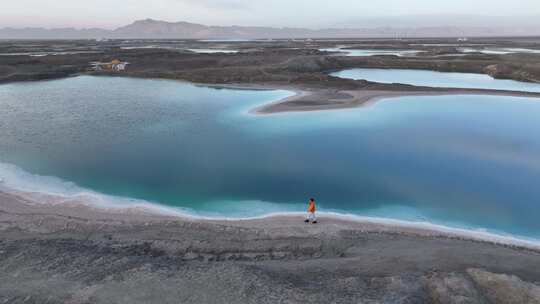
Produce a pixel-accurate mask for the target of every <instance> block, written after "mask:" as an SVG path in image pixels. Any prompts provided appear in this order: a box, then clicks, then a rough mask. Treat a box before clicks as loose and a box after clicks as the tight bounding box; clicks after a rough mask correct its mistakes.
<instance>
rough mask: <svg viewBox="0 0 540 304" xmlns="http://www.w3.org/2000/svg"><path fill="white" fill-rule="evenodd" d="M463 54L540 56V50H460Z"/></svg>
mask: <svg viewBox="0 0 540 304" xmlns="http://www.w3.org/2000/svg"><path fill="white" fill-rule="evenodd" d="M459 50H460V51H461V52H463V53H482V54H488V55H506V54H514V53H523V54H540V50H536V49H526V48H460V49H459Z"/></svg>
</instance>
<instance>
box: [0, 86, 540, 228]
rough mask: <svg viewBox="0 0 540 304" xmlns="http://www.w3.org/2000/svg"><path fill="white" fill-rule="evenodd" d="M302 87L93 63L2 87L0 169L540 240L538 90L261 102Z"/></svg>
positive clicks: (135, 190)
mask: <svg viewBox="0 0 540 304" xmlns="http://www.w3.org/2000/svg"><path fill="white" fill-rule="evenodd" d="M290 94H291V93H290V92H286V91H247V90H229V89H215V88H207V87H197V86H194V85H191V84H187V83H181V82H175V81H166V80H143V79H128V78H107V77H89V76H83V77H76V78H69V79H63V80H55V81H44V82H35V83H20V84H8V85H2V86H0V108H1V109H2V110H1V111H0V179H1V180H3V182H2V185H4V186H8V187H12V188H18V189H21V190H27V191H39V192H49V193H55V194H64V195H70V196H74V195H93V196H99V195H102V194H103V195H105V194H106V195H109V196H107V198H110V199H113V198H118V201H119V202H120V203H129V202H130V201H129V200H127V201H126V199H120V198H132V199H137V200H144V201H149V202H154V203H159V204H161V205H164V206H169V207H174V208H178V209H180V210H182V211H184V212H188V213H191V214H195V215H202V216H221V217H222V216H225V217H250V216H259V215H264V214H268V213H274V212H292V211H304V210H305V209H306V199H307V198H309V197H311V196H314V197H316V198H317V200H318V205H319V206H318V207H319V209H320V210H321V211H328V212H338V213H344V214H354V215H363V216H375V217H383V218H391V219H401V220H409V221H429V222H432V223H437V224H443V225H447V226H452V227H465V228H471V229H486V230H488V231H494V232H498V233H506V234H513V235H518V236H521V237H529V238H536V239H540V221H539V220H538V215H539V214H540V204H539V203H538V197H539V196H540V187H538V181H539V180H540V136H538V134H540V133H539V132H540V120H539V119H538V117H540V102H539V100H538V99H532V98H517V97H490V96H437V97H403V98H394V99H388V100H384V101H381V102H378V103H376V104H375V105H373V106H370V107H366V108H357V109H350V110H338V111H326V112H306V113H285V114H274V115H253V114H249V113H248V112H249V110H250V109H253V108H255V107H258V106H260V105H262V104H265V103H268V102H272V101H275V100H277V99H280V98H283V97H286V96H290ZM100 193H101V194H100Z"/></svg>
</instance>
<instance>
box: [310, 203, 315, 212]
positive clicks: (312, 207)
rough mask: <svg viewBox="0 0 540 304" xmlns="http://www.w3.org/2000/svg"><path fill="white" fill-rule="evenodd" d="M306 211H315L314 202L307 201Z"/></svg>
mask: <svg viewBox="0 0 540 304" xmlns="http://www.w3.org/2000/svg"><path fill="white" fill-rule="evenodd" d="M308 211H309V212H311V213H314V212H315V202H309V208H308Z"/></svg>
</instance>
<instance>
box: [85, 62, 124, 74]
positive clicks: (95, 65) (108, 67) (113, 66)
mask: <svg viewBox="0 0 540 304" xmlns="http://www.w3.org/2000/svg"><path fill="white" fill-rule="evenodd" d="M128 64H129V62H125V61H120V60H118V59H114V60H112V61H111V62H91V65H92V69H93V70H94V71H112V72H122V71H125V70H126V67H127V65H128Z"/></svg>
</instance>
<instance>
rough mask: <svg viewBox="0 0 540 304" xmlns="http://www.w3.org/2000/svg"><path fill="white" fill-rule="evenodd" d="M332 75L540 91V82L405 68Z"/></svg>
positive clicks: (437, 85) (429, 84)
mask: <svg viewBox="0 0 540 304" xmlns="http://www.w3.org/2000/svg"><path fill="white" fill-rule="evenodd" d="M331 75H332V76H336V77H340V78H347V79H355V80H359V79H364V80H369V81H373V82H380V83H402V84H412V85H416V86H428V87H441V88H470V89H494V90H511V91H525V92H540V83H528V82H519V81H515V80H506V79H494V78H492V77H490V76H489V75H485V74H472V73H446V72H434V71H426V70H406V69H348V70H343V71H339V72H335V73H332V74H331Z"/></svg>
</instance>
